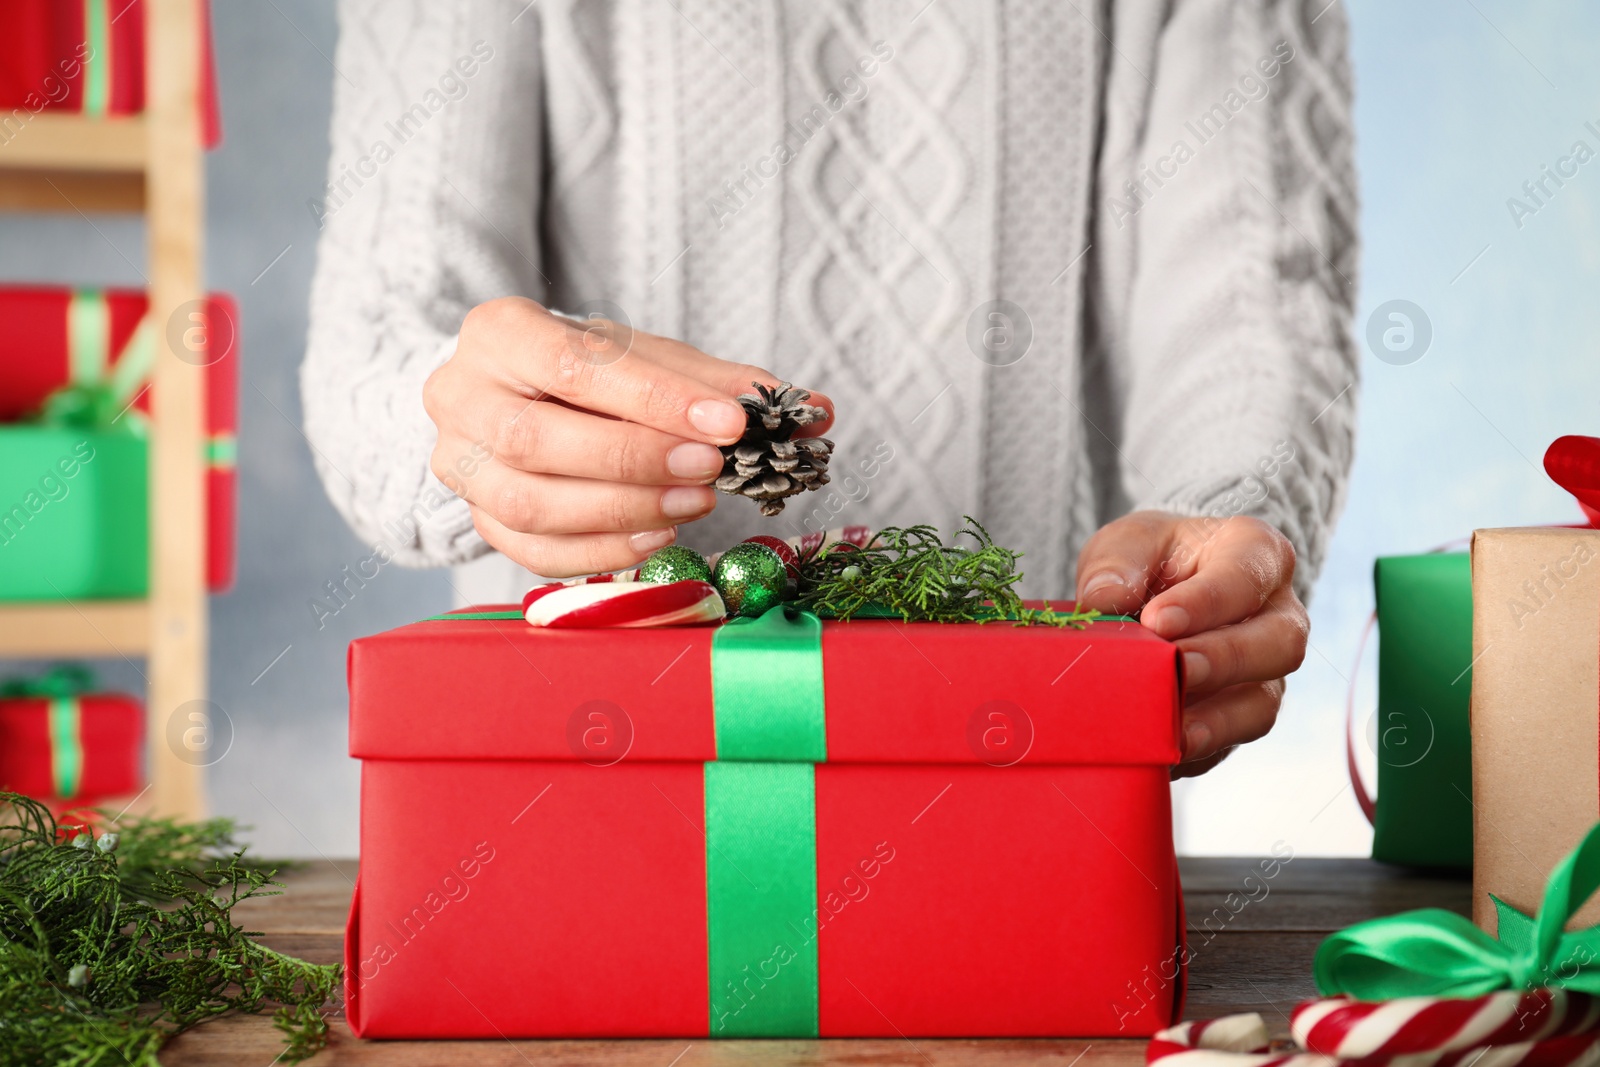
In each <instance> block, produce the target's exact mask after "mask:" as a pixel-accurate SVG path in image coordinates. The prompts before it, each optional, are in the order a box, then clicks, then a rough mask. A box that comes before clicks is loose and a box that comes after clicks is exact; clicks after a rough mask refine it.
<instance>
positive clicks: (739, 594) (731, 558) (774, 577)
mask: <svg viewBox="0 0 1600 1067" xmlns="http://www.w3.org/2000/svg"><path fill="white" fill-rule="evenodd" d="M788 583H789V572H788V570H787V569H786V568H785V567H784V565H783V560H782V559H780V558H778V554H777V553H776V552H774V551H773V550H772V549H770V548H768V547H767V546H766V545H762V544H756V543H755V542H753V541H746V542H744V543H743V544H738V545H734V546H733V547H732V548H730V549H728V551H726V552H724V553H723V554H722V558H721V559H719V560H717V569H716V572H715V573H713V574H712V576H711V584H712V585H714V586H716V587H717V592H719V593H721V594H722V602H723V603H724V604H726V605H727V607H728V614H729V615H744V616H748V617H754V616H756V615H761V614H763V613H765V612H766V610H767V609H768V608H770V607H773V606H774V605H776V604H778V603H781V602H782V600H783V590H784V587H785V586H787V585H788Z"/></svg>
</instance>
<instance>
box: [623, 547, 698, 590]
mask: <svg viewBox="0 0 1600 1067" xmlns="http://www.w3.org/2000/svg"><path fill="white" fill-rule="evenodd" d="M689 579H694V580H697V581H701V582H709V581H710V580H711V564H709V563H707V562H706V558H705V557H704V556H702V555H701V554H700V553H698V552H696V551H695V550H694V549H692V548H688V547H685V546H684V545H668V546H667V547H666V548H658V549H656V550H655V551H654V552H652V553H650V558H649V559H647V560H645V561H644V563H643V565H641V566H640V567H639V580H640V581H641V582H663V583H665V582H682V581H687V580H689Z"/></svg>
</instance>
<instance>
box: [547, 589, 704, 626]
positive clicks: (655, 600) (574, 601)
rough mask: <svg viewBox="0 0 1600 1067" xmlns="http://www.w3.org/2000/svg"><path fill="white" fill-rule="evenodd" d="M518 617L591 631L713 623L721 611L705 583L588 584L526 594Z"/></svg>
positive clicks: (550, 624)
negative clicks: (590, 629) (606, 627)
mask: <svg viewBox="0 0 1600 1067" xmlns="http://www.w3.org/2000/svg"><path fill="white" fill-rule="evenodd" d="M522 600H523V608H522V612H523V617H524V618H526V619H527V620H528V622H529V623H531V624H532V625H534V626H548V627H553V628H569V629H576V628H584V629H588V628H594V627H602V626H612V627H641V626H681V625H684V624H688V623H697V622H715V621H717V620H718V619H720V618H722V617H723V616H724V615H725V614H726V613H727V611H726V609H725V608H724V607H723V604H722V597H721V595H720V594H718V593H717V590H716V588H715V587H714V586H712V585H711V584H710V583H709V582H700V581H694V580H692V579H691V580H688V581H682V582H667V583H665V584H661V583H657V582H589V583H584V584H581V585H555V586H543V587H541V588H538V589H532V590H529V592H528V594H527V595H526V596H524V597H523V598H522Z"/></svg>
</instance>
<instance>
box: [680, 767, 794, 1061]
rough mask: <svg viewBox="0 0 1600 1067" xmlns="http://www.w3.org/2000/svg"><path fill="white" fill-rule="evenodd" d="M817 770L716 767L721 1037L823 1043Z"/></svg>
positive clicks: (713, 970) (715, 1003) (710, 803)
mask: <svg viewBox="0 0 1600 1067" xmlns="http://www.w3.org/2000/svg"><path fill="white" fill-rule="evenodd" d="M815 773H816V769H815V767H814V766H813V765H812V764H809V763H799V762H788V763H758V762H734V763H720V762H717V763H707V764H706V765H705V771H704V775H705V778H704V781H705V809H706V959H707V964H708V968H707V970H708V972H709V975H710V994H711V1015H710V1027H711V1036H713V1037H816V1036H817V1027H818V1022H817V1018H818V1016H817V1012H818V1008H817V1004H818V992H817V937H816V934H817V827H816V790H815Z"/></svg>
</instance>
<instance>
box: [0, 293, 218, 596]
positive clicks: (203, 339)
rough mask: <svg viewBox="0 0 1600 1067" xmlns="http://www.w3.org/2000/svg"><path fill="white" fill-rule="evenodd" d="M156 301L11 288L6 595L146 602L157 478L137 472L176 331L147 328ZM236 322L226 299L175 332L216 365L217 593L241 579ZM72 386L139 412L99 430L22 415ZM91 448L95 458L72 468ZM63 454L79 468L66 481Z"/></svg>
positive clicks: (0, 589)
mask: <svg viewBox="0 0 1600 1067" xmlns="http://www.w3.org/2000/svg"><path fill="white" fill-rule="evenodd" d="M148 306H149V301H148V299H147V297H146V294H144V293H143V292H139V291H136V290H122V289H111V290H99V289H76V290H75V289H68V288H64V287H60V286H0V422H4V423H9V424H10V425H4V426H0V600H50V599H56V598H59V597H84V598H88V597H127V596H140V595H143V594H144V592H145V591H146V589H147V588H148V584H149V582H148V575H147V559H146V552H145V549H144V547H143V546H144V545H145V544H146V538H147V527H148V521H147V518H146V508H147V502H146V496H145V492H144V487H145V484H146V475H145V472H144V471H143V470H138V471H135V470H133V469H132V465H133V464H135V463H137V464H139V465H141V466H142V465H143V464H144V463H145V462H146V460H145V458H144V457H145V455H146V445H145V442H144V440H143V436H142V434H143V430H144V426H143V422H144V420H145V418H146V417H147V416H148V414H149V411H150V403H151V390H150V389H149V388H148V387H147V385H146V383H147V382H148V375H149V368H150V363H151V361H152V360H153V359H155V358H156V357H157V355H158V354H159V353H160V351H161V348H162V346H163V345H166V344H168V343H169V342H170V338H168V337H166V336H165V334H166V333H167V330H168V326H169V324H157V323H154V322H148V323H146V322H145V321H144V320H145V318H146V313H147V311H148ZM238 323H239V312H238V307H237V305H236V304H235V303H234V301H233V298H232V297H230V296H227V295H223V294H214V295H212V296H210V297H208V298H207V300H206V302H205V305H204V307H203V309H197V310H196V311H195V313H194V314H193V315H191V316H190V317H189V319H188V320H187V321H185V322H182V323H179V324H177V325H178V328H179V329H182V330H184V331H185V335H184V337H183V339H182V343H183V344H184V345H186V346H192V351H194V352H195V353H196V355H195V356H194V357H193V358H195V359H196V360H197V361H198V362H201V363H203V365H204V374H205V412H204V419H205V431H206V457H205V460H206V585H207V588H209V589H211V590H212V591H213V592H221V591H223V590H225V589H227V588H228V587H229V586H231V585H232V584H233V573H234V566H235V552H234V546H235V512H236V507H235V493H236V488H235V486H236V474H235V451H236V444H235V431H236V429H237V427H238V373H239V364H238V360H239V355H238V347H239V346H238V339H239V332H238ZM73 385H77V386H83V385H104V386H105V387H106V388H107V389H108V390H109V391H110V392H112V393H113V394H114V395H116V396H117V397H118V398H119V399H118V403H117V407H119V408H120V407H122V403H121V401H122V399H124V398H125V399H126V401H127V405H128V407H127V414H126V415H125V416H121V417H118V418H116V419H115V421H114V422H111V423H110V424H109V425H106V426H101V427H92V428H89V429H75V428H71V427H66V426H41V425H38V424H35V423H28V422H24V421H21V420H25V419H27V418H28V417H29V416H31V415H33V414H35V413H36V412H38V411H39V409H40V408H41V406H43V405H44V404H45V402H46V400H47V399H48V398H49V397H50V396H51V394H52V393H54V392H55V391H56V390H58V389H61V388H62V387H64V386H73ZM74 434H75V435H76V436H72V435H74ZM102 441H104V442H105V446H104V447H100V442H102ZM134 451H137V453H138V455H137V456H135V455H134V454H133V453H134ZM85 452H87V453H90V454H92V455H94V456H95V457H97V458H95V459H94V460H93V461H92V462H90V463H87V464H80V463H76V462H73V459H74V457H75V456H76V457H78V458H80V459H81V455H80V454H81V453H85ZM63 459H65V460H66V461H67V463H68V466H70V467H71V468H72V469H73V473H72V474H70V475H65V474H63V470H64V469H65V468H64V467H62V466H61V464H60V463H58V460H63ZM106 459H110V460H111V462H102V460H106ZM97 464H98V466H97ZM79 469H81V470H83V471H84V472H86V474H87V475H88V476H87V477H79V476H78V474H77V471H78V470H79ZM35 528H52V529H54V530H55V531H56V533H55V534H52V535H49V536H46V535H43V534H41V533H40V532H38V530H37V529H35ZM25 529H28V530H29V531H30V532H29V533H27V534H26V536H25V535H24V533H23V531H24V530H25ZM13 543H15V544H16V545H20V546H26V547H23V548H17V549H15V550H13V547H12V546H13ZM96 575H99V576H101V577H100V578H98V579H97V578H96V577H95V576H96Z"/></svg>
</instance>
